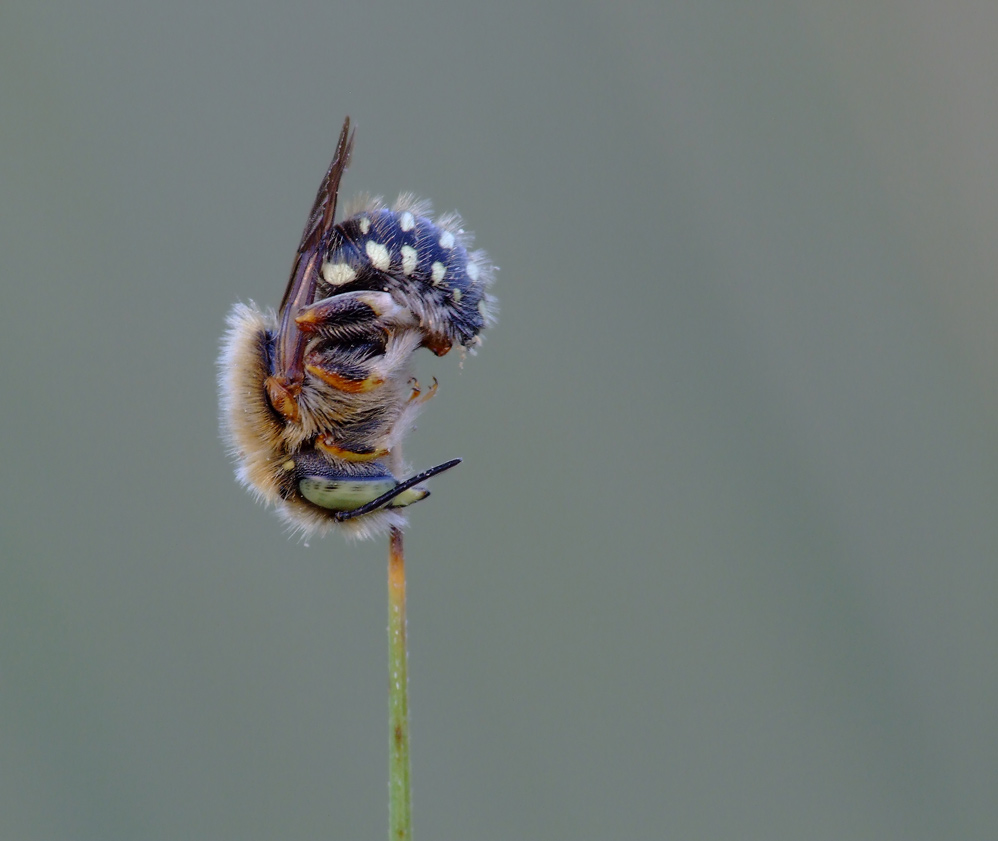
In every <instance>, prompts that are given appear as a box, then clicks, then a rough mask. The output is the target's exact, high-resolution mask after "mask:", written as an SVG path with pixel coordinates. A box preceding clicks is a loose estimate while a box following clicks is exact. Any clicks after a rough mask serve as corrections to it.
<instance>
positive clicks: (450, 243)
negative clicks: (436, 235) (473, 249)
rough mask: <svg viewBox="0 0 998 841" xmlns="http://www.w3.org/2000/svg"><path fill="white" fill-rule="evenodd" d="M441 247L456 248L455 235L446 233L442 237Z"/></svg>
mask: <svg viewBox="0 0 998 841" xmlns="http://www.w3.org/2000/svg"><path fill="white" fill-rule="evenodd" d="M440 247H441V248H453V247H454V234H452V233H451V232H450V231H444V232H443V233H442V234H441V235H440Z"/></svg>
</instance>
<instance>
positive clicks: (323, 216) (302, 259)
mask: <svg viewBox="0 0 998 841" xmlns="http://www.w3.org/2000/svg"><path fill="white" fill-rule="evenodd" d="M353 138H354V133H353V132H351V131H350V118H349V117H347V118H346V119H345V120H344V121H343V128H342V129H341V130H340V139H339V141H338V142H337V144H336V154H334V155H333V160H332V161H331V162H330V164H329V168H328V169H327V170H326V175H325V177H324V178H323V179H322V184H320V185H319V191H318V193H316V195H315V203H314V204H313V205H312V210H311V211H310V212H309V214H308V222H306V223H305V230H304V231H302V235H301V242H300V243H299V245H298V251H297V253H296V254H295V263H294V266H293V267H292V269H291V277H290V278H289V279H288V286H287V289H285V290H284V297H283V298H282V299H281V307H280V309H281V311H283V310H284V308H285V306H287V304H288V302H289V301H290V302H294V303H297V304H299V305H300V304H303V303H306V302H307V301H309V300H310V299H311V296H312V294H313V292H314V290H309V289H307V287H311V286H312V285H313V284H314V281H315V271H314V270H313V271H306V269H307V268H308V264H309V262H310V257H311V256H312V255H313V254H314V252H315V251H316V250H317V249H318V247H319V245H320V244H321V243H322V241H323V239H324V238H325V236H326V234H327V233H328V232H329V230H330V229H331V228H332V227H333V215H334V214H335V212H336V198H337V194H338V193H339V190H340V179H341V178H342V177H343V173H344V172H345V171H346V168H347V166H349V164H350V153H351V151H353ZM309 275H310V276H311V277H309ZM303 288H304V289H305V291H307V294H306V295H304V296H303V295H302V292H303ZM296 308H297V307H296Z"/></svg>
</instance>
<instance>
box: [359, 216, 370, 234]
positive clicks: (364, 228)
mask: <svg viewBox="0 0 998 841" xmlns="http://www.w3.org/2000/svg"><path fill="white" fill-rule="evenodd" d="M369 230H371V220H370V219H368V218H367V217H366V216H362V217H361V218H360V232H361V233H362V234H366V233H367V232H368V231H369Z"/></svg>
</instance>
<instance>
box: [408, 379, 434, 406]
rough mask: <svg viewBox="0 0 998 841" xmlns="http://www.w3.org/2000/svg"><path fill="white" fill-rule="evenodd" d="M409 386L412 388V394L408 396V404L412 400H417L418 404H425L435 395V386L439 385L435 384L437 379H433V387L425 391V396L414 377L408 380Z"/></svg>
mask: <svg viewBox="0 0 998 841" xmlns="http://www.w3.org/2000/svg"><path fill="white" fill-rule="evenodd" d="M409 384H410V386H411V388H412V393H411V394H410V395H409V402H410V403H411V402H412V401H413V400H417V401H419V402H420V403H425V402H426V401H427V400H429V399H431V398H432V397H433V396H434V395H435V394H436V393H437V386H439V385H440V383H438V382H437V378H436V377H434V378H433V385H431V386H430V390H429V391H427V392H426V394H423V391H422V389H421V388H420V387H419V380H417V379H416V378H415V377H412V378H411V379H410V380H409Z"/></svg>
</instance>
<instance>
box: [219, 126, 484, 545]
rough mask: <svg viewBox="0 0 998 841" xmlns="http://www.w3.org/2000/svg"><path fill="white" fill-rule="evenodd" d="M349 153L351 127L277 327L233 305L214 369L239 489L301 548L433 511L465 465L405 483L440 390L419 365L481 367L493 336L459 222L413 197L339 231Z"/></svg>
mask: <svg viewBox="0 0 998 841" xmlns="http://www.w3.org/2000/svg"><path fill="white" fill-rule="evenodd" d="M353 140H354V135H353V133H352V132H351V131H350V118H349V117H348V118H347V119H346V120H345V122H344V123H343V129H342V131H341V132H340V137H339V141H338V143H337V146H336V153H335V155H334V157H333V160H332V162H331V163H330V165H329V168H328V169H327V171H326V175H325V177H324V178H323V179H322V184H321V185H320V187H319V191H318V194H317V195H316V197H315V203H314V204H313V206H312V211H311V213H309V216H308V222H307V224H306V225H305V230H304V232H303V234H302V238H301V243H300V245H299V246H298V251H297V253H296V254H295V258H294V263H293V266H292V269H291V277H290V279H289V280H288V285H287V289H286V290H285V292H284V297H283V299H282V300H281V304H280V307H279V309H278V311H277V312H276V313H275V312H274V311H273V310H271V309H260V308H259V307H257V305H256V304H254V303H253V302H252V301H251V302H249V303H248V304H242V303H237V304H236V305H235V306H234V307H233V308H232V310H231V311H230V312H229V316H228V321H227V323H228V330H227V332H226V333H225V336H224V338H223V341H222V351H221V355H220V358H219V378H218V379H219V394H220V407H221V427H222V434H223V437H224V439H225V442H226V445H227V448H228V450H229V453H230V454H231V456H232V458H233V459H234V461H235V463H236V477H237V479H238V480H239V482H240V483H241V484H242V485H244V486H245V487H246V488H247V489H248V490H249V491H250V492H251V493H252V494H253V495H254V496H255V497H256V498H257V499H258V500H259V501H262V502H264V503H266V504H268V505H273V506H274V507H275V508H276V510H277V512H278V514H279V515H280V517H281V518H282V519H283V520H284V521H285V522H286V523H287V524H288V525H289V527H290V528H291V530H292V531H297V532H300V533H301V534H302V535H303V536H306V537H307V536H309V535H311V534H315V533H318V534H324V533H325V532H327V531H329V530H330V529H331V528H334V527H339V528H341V529H342V530H343V531H344V533H345V534H347V535H348V536H352V537H370V536H373V535H375V534H379V533H382V532H384V531H385V530H387V529H388V528H390V527H401V526H403V525H404V524H405V518H404V516H403V514H402V513H401V511H400V509H403V508H405V507H406V506H408V505H411V504H412V503H414V502H418V501H420V500H422V499H425V498H426V497H427V496H429V493H430V492H429V490H427V488H426V487H425V486H424V484H423V482H424V481H425V480H426V479H428V478H430V477H431V476H434V475H436V474H437V473H440V472H443V471H444V470H447V469H449V468H451V467H453V466H454V465H455V464H457V463H458V462H459V461H460V459H452V460H451V461H447V462H444V463H443V464H439V465H437V466H436V467H432V468H430V469H429V470H425V471H423V472H421V473H419V474H418V475H415V476H412V477H411V478H409V479H406V480H404V481H403V480H400V479H398V478H397V477H398V476H399V475H402V474H403V473H404V472H405V466H404V463H403V462H402V454H401V445H402V440H403V439H404V437H405V436H406V434H407V433H408V432H409V430H410V429H411V428H412V426H413V422H414V420H415V417H416V415H417V414H418V412H419V410H420V409H421V408H422V406H423V405H424V404H425V402H426V401H427V400H428V399H429V398H430V397H432V396H433V394H434V393H435V392H436V388H437V382H436V379H434V381H433V386H432V387H431V388H429V389H426V390H425V391H424V390H421V389H420V386H419V383H418V382H416V380H415V379H414V378H413V376H412V359H413V354H414V353H415V352H416V351H417V350H418V349H419V348H421V347H425V348H428V349H429V350H430V351H431V352H433V353H434V354H436V355H437V356H443V355H445V354H446V353H447V352H448V351H450V350H451V348H453V347H455V346H457V347H459V348H460V349H461V351H462V353H463V352H464V351H466V350H468V351H471V352H474V350H475V349H476V348H477V347H478V346H479V345H480V344H481V337H480V333H481V331H482V330H483V329H484V328H485V327H486V326H488V325H490V324H492V323H493V322H494V320H495V299H494V298H493V297H492V296H491V295H490V294H489V292H488V289H489V286H490V284H491V283H492V280H493V276H494V273H495V269H494V267H493V265H492V263H491V262H490V261H489V258H488V256H487V255H486V254H485V252H484V251H477V250H476V251H473V250H471V245H472V237H471V235H470V234H469V233H467V232H466V231H465V230H464V229H463V228H462V227H461V219H460V217H459V216H457V214H447V215H444V216H441V217H438V218H437V219H433V218H432V217H431V215H430V213H431V212H430V207H429V204H428V203H427V202H423V201H419V200H416V199H415V198H413V197H412V196H410V195H402V196H401V197H400V198H399V199H398V201H397V202H396V203H395V204H394V205H392V206H391V207H388V206H386V205H385V204H384V203H383V202H382V201H381V200H380V199H369V198H368V199H363V198H362V199H360V200H358V201H357V202H355V205H354V208H353V210H348V216H347V218H346V219H344V220H342V221H340V222H339V223H335V224H334V222H333V217H334V214H335V212H336V204H337V197H338V193H339V186H340V179H341V178H342V176H343V173H344V171H345V170H346V168H347V165H348V164H349V162H350V154H351V151H352V149H353Z"/></svg>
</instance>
